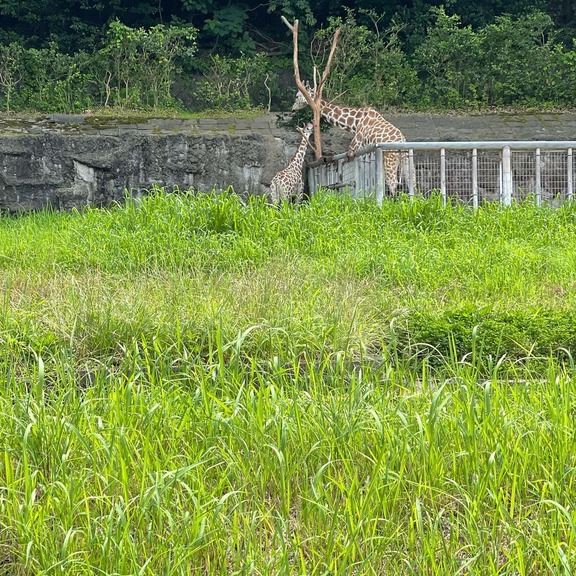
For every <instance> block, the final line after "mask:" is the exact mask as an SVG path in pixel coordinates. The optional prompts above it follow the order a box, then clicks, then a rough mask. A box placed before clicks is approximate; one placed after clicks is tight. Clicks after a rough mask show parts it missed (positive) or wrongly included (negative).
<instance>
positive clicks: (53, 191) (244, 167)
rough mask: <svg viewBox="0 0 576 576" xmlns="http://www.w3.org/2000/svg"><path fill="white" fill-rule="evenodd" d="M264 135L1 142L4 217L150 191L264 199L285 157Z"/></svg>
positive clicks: (53, 137)
mask: <svg viewBox="0 0 576 576" xmlns="http://www.w3.org/2000/svg"><path fill="white" fill-rule="evenodd" d="M284 147H285V146H284V143H283V142H277V141H276V140H275V139H273V138H266V137H264V136H261V135H259V134H251V135H243V136H229V135H223V134H217V135H207V136H190V135H186V134H172V135H158V136H154V135H139V134H131V135H130V136H128V137H119V136H106V135H97V136H95V135H70V134H58V133H44V134H38V135H32V134H26V135H20V136H17V137H11V138H0V210H10V211H26V210H36V209H40V208H42V207H45V206H49V205H50V206H53V207H55V208H57V209H70V208H81V207H82V206H85V205H96V206H103V205H107V204H110V203H111V202H113V201H115V200H121V199H122V198H123V197H124V194H125V190H127V189H128V190H131V191H132V192H133V193H135V194H140V193H143V191H145V190H149V189H150V188H152V186H153V185H155V184H157V185H160V186H166V187H174V186H179V187H180V188H183V189H187V188H190V187H194V188H195V189H197V190H201V191H207V190H212V189H214V188H215V189H223V188H227V187H228V186H230V185H231V186H233V187H234V189H235V191H236V192H238V193H239V194H242V195H247V194H263V193H266V191H267V183H269V182H270V180H271V179H272V176H273V175H274V173H275V171H276V167H277V166H278V165H281V164H282V162H283V158H284V156H285V155H286V154H285V151H284Z"/></svg>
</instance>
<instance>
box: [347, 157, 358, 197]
mask: <svg viewBox="0 0 576 576" xmlns="http://www.w3.org/2000/svg"><path fill="white" fill-rule="evenodd" d="M348 162H353V165H352V166H353V168H354V198H358V195H359V194H360V165H359V159H358V156H354V158H352V160H348Z"/></svg>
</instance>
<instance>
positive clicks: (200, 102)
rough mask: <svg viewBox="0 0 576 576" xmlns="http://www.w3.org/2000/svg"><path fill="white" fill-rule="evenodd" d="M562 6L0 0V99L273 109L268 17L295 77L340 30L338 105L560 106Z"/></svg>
mask: <svg viewBox="0 0 576 576" xmlns="http://www.w3.org/2000/svg"><path fill="white" fill-rule="evenodd" d="M572 12H573V11H572V3H571V2H570V1H564V2H562V3H558V2H552V1H550V2H545V1H544V0H539V1H531V2H527V1H526V0H517V1H516V2H512V3H507V4H506V5H504V3H503V2H499V1H496V0H494V1H493V2H488V3H482V4H481V6H480V5H477V3H472V2H468V1H467V0H454V1H453V2H450V3H449V5H448V6H446V7H444V5H442V4H436V3H435V2H427V3H422V2H419V3H415V4H414V5H412V3H404V2H396V3H385V5H384V3H382V2H371V1H366V2H362V3H356V5H355V6H354V7H351V6H347V4H346V3H345V4H343V5H339V4H338V5H336V4H334V2H332V1H331V0H326V1H325V2H320V3H316V4H312V3H310V2H309V0H282V1H274V2H272V3H270V4H268V5H266V6H264V5H261V4H253V3H252V2H251V1H247V2H245V3H242V4H223V3H221V2H220V1H219V0H182V1H176V0H175V1H174V2H171V3H169V2H167V3H163V2H162V0H161V1H160V2H159V3H154V4H151V3H148V2H139V3H138V4H136V5H134V6H131V7H128V6H127V5H126V3H125V2H124V0H115V1H114V2H106V3H100V4H95V5H88V4H87V3H85V2H78V3H69V2H68V3H65V2H62V0H56V5H55V6H53V5H51V6H50V9H48V8H46V5H44V4H42V3H38V4H37V3H35V2H33V1H31V0H30V1H25V2H20V3H15V2H12V0H0V15H1V16H2V24H1V25H0V108H2V109H4V110H11V109H14V110H17V109H30V108H33V109H40V110H45V111H61V112H76V111H81V110H83V109H84V108H87V107H94V106H110V105H115V106H127V107H150V108H158V107H173V106H176V105H179V106H183V107H186V108H190V109H194V110H199V109H205V108H220V109H228V110H230V109H246V108H251V107H258V106H259V107H265V108H273V109H286V108H288V107H289V106H290V104H291V102H292V98H293V94H294V84H293V80H292V61H291V60H292V59H291V37H290V35H289V33H288V30H287V29H286V27H285V26H283V24H282V23H281V21H280V15H286V16H288V17H289V18H298V19H299V20H300V22H301V26H300V38H299V40H300V66H301V71H302V73H303V74H304V75H305V76H307V77H309V78H310V77H311V75H312V70H313V68H314V66H316V67H317V68H320V69H321V68H322V67H323V65H324V64H325V61H326V58H327V55H328V52H329V48H330V41H331V38H332V35H333V33H334V31H335V29H336V28H337V27H340V28H341V29H342V35H341V39H340V44H339V48H338V50H337V53H336V58H335V62H334V66H333V70H332V74H331V76H330V77H329V80H328V84H327V86H326V90H325V94H326V95H327V96H328V97H329V98H332V99H338V98H340V99H341V101H342V102H345V103H347V104H352V105H364V104H369V105H373V106H376V107H380V108H382V107H386V106H395V107H403V108H410V109H466V108H468V109H470V108H473V109H477V108H481V107H486V106H532V107H534V106H536V107H550V106H555V107H565V106H568V107H572V106H574V105H575V103H576V98H575V96H574V90H573V86H574V83H575V81H576V56H575V54H576V52H575V51H574V48H573V46H572V37H573V28H571V26H572V25H573V16H572ZM55 15H57V16H55ZM193 55H195V57H192V56H193ZM175 86H178V90H177V91H175V90H174V87H175ZM176 93H177V94H178V96H179V100H181V102H178V100H177V99H176V98H175V97H174V94H176Z"/></svg>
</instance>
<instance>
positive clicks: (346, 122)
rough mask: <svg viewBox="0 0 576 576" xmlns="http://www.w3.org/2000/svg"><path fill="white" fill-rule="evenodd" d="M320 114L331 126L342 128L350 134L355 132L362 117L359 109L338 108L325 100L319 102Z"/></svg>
mask: <svg viewBox="0 0 576 576" xmlns="http://www.w3.org/2000/svg"><path fill="white" fill-rule="evenodd" d="M320 114H321V115H322V116H324V118H326V120H328V122H330V124H332V125H333V126H337V127H338V128H344V130H348V131H350V132H355V131H356V128H357V126H358V121H359V120H360V118H361V117H362V115H363V112H362V110H361V109H359V108H350V107H348V106H338V104H333V103H332V102H327V101H326V100H321V101H320Z"/></svg>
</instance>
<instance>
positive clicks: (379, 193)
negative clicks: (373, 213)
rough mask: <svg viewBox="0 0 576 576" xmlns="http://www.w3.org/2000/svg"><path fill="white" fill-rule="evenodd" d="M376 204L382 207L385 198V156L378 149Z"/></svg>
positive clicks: (376, 151) (376, 152)
mask: <svg viewBox="0 0 576 576" xmlns="http://www.w3.org/2000/svg"><path fill="white" fill-rule="evenodd" d="M375 158H376V160H375V161H376V202H377V204H378V205H379V206H381V205H382V200H383V198H384V155H383V153H382V148H378V147H376V150H375Z"/></svg>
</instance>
